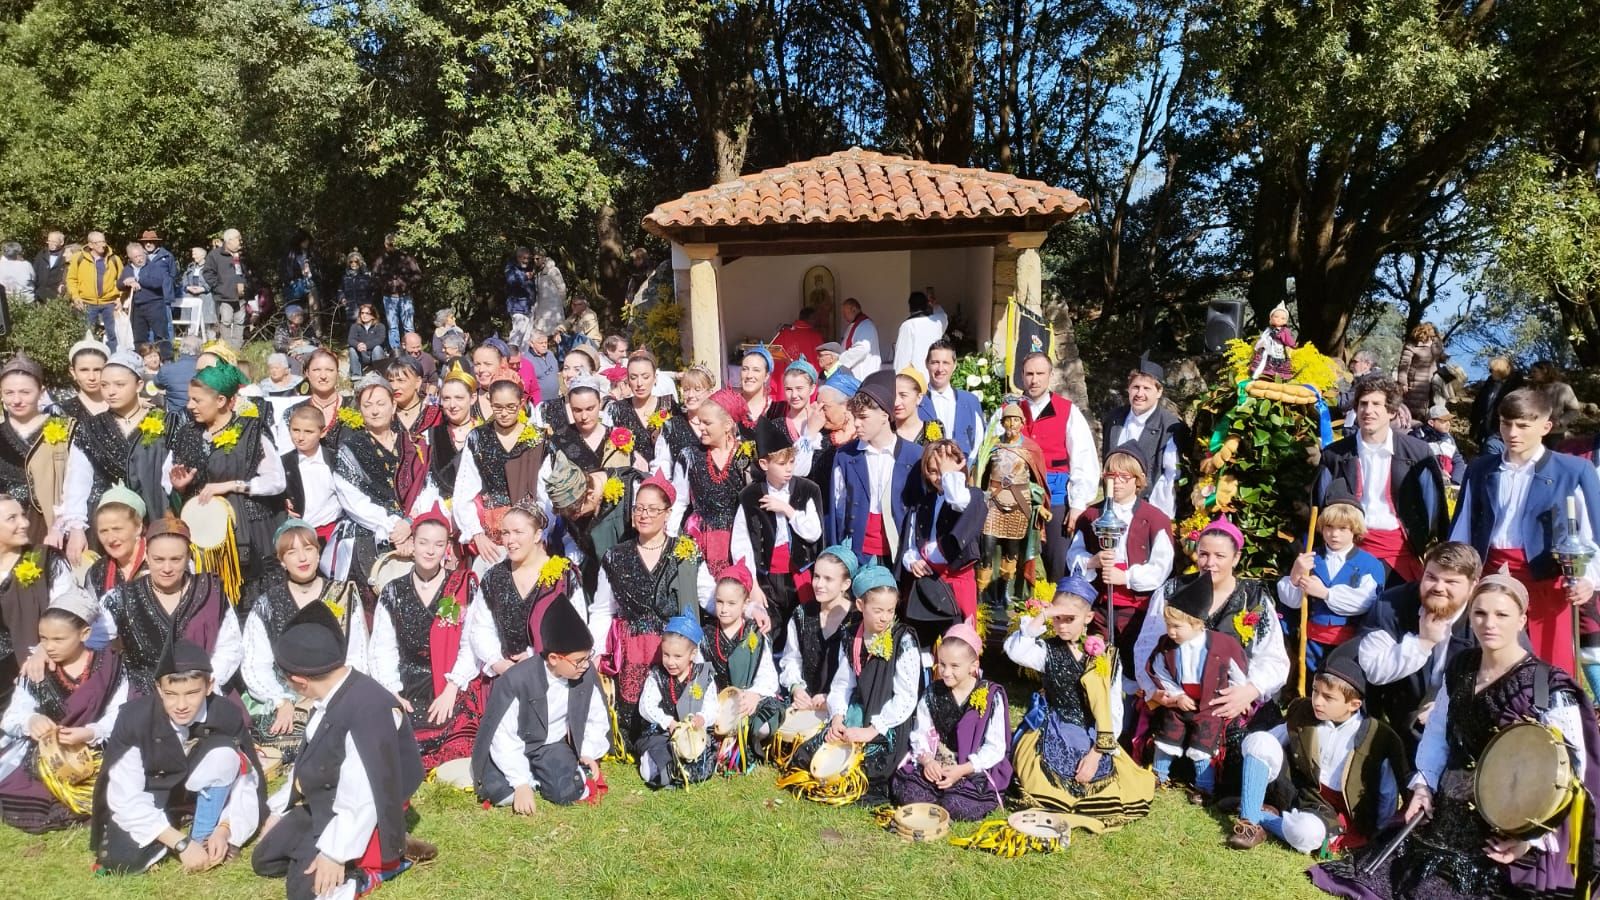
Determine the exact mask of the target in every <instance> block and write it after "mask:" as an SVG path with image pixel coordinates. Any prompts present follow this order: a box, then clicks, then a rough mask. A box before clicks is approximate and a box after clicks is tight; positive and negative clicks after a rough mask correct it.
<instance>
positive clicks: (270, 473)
mask: <svg viewBox="0 0 1600 900" xmlns="http://www.w3.org/2000/svg"><path fill="white" fill-rule="evenodd" d="M226 430H227V429H226V428H225V429H223V431H226ZM221 433H222V432H218V434H221ZM201 436H202V437H203V438H204V439H205V442H206V445H207V446H208V447H209V446H210V445H211V441H212V438H211V437H210V436H208V435H206V434H205V432H203V431H202V432H201ZM223 452H227V451H223ZM234 452H235V453H237V452H239V450H238V448H237V447H236V448H234ZM174 465H176V461H175V460H174V459H173V458H172V454H171V453H170V452H169V453H168V454H167V458H166V460H165V461H164V462H163V463H162V465H161V489H162V490H164V491H166V492H167V493H169V494H170V493H172V467H173V466H174ZM288 486H289V482H288V481H287V480H285V479H284V475H283V458H282V457H280V456H279V455H278V451H277V449H276V448H274V447H273V446H272V441H270V440H268V439H267V438H266V437H262V438H261V467H260V468H258V469H257V470H256V475H255V477H254V478H251V479H250V480H249V481H246V482H245V491H244V492H245V493H246V494H249V495H250V496H252V497H275V496H277V495H278V494H281V493H283V489H284V488H286V487H288ZM195 487H204V485H195ZM151 512H152V514H154V510H152V511H151Z"/></svg>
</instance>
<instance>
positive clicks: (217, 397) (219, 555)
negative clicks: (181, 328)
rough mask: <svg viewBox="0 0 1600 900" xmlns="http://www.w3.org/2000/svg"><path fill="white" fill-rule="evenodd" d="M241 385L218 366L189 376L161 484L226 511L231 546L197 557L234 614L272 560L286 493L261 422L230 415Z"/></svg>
mask: <svg viewBox="0 0 1600 900" xmlns="http://www.w3.org/2000/svg"><path fill="white" fill-rule="evenodd" d="M246 383H247V382H246V381H245V377H244V374H243V373H241V372H240V371H239V370H238V369H236V368H234V367H233V366H232V365H231V364H229V363H227V362H225V361H219V362H217V363H216V364H215V365H212V366H207V367H206V368H204V369H200V370H198V371H196V372H195V374H194V378H193V379H192V380H191V381H190V382H189V414H190V416H191V417H192V418H193V420H194V421H193V422H192V423H184V424H182V425H179V426H178V427H177V428H175V429H173V431H172V435H171V437H170V438H169V442H168V448H169V449H168V451H167V460H166V467H167V477H166V479H165V483H164V484H163V485H162V486H163V487H167V488H170V489H171V490H173V491H176V492H177V493H178V494H179V496H180V497H182V498H183V500H185V501H187V500H190V499H194V498H199V499H200V502H201V504H202V505H203V504H206V503H211V502H215V501H216V500H218V499H223V500H226V502H227V503H228V505H229V506H231V507H232V513H233V521H232V526H231V529H232V538H233V540H230V541H224V542H223V544H222V546H221V547H220V548H215V549H205V550H202V557H201V567H202V568H203V569H204V570H205V571H208V572H211V571H215V572H217V573H219V574H220V575H221V576H222V585H223V590H224V591H225V592H226V594H227V597H228V602H230V603H233V604H240V603H243V604H244V608H243V609H241V610H240V612H241V614H242V613H244V612H247V611H248V607H249V603H250V601H251V600H253V599H255V595H256V594H257V593H259V588H252V587H251V586H254V585H257V584H258V583H259V581H260V578H261V576H262V574H263V573H264V572H265V571H266V568H267V565H268V563H269V562H270V561H271V560H272V558H273V553H272V545H273V540H272V536H273V534H275V533H276V532H277V530H278V523H279V522H281V521H283V510H282V503H280V502H278V500H277V498H278V496H279V495H280V494H282V493H283V490H284V488H285V487H287V486H288V480H287V479H286V477H285V476H284V472H283V459H282V458H281V457H280V456H279V455H278V451H277V450H275V449H274V448H273V446H272V439H271V436H270V435H269V434H268V429H267V427H266V423H264V422H262V421H261V418H260V417H259V416H254V415H250V416H246V415H242V414H240V413H239V412H237V411H236V410H235V409H234V398H235V396H236V395H237V394H238V393H239V389H240V388H242V387H244V386H245V384H246ZM235 548H237V549H235ZM230 674H231V673H230Z"/></svg>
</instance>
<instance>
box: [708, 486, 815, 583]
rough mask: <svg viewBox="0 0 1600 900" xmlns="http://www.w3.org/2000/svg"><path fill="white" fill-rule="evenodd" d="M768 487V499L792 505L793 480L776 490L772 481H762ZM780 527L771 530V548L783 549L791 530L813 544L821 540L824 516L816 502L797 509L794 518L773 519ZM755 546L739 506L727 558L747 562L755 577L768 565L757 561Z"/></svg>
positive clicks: (741, 506)
mask: <svg viewBox="0 0 1600 900" xmlns="http://www.w3.org/2000/svg"><path fill="white" fill-rule="evenodd" d="M762 484H764V485H765V486H766V495H767V496H768V497H777V498H779V499H780V500H782V501H783V502H784V503H789V502H790V499H789V491H790V488H791V486H792V485H793V484H794V482H793V480H792V479H791V480H790V482H789V484H786V485H784V486H783V487H773V486H772V483H771V482H767V481H764V482H762ZM774 518H775V519H777V525H776V526H775V527H774V528H773V529H772V546H774V547H780V546H784V545H787V544H788V543H789V531H790V529H791V528H792V529H793V530H794V533H795V534H796V535H799V537H800V540H802V541H806V542H808V543H809V542H811V541H819V540H822V514H821V513H820V512H818V511H817V506H816V504H815V503H807V504H805V506H804V507H803V508H801V509H797V510H795V514H794V518H793V519H791V518H789V517H788V516H774ZM755 557H756V551H755V547H754V546H752V545H751V543H750V523H749V522H748V521H747V520H746V518H745V514H744V505H743V504H740V505H739V511H738V512H737V513H734V516H733V537H732V538H731V539H730V541H729V544H728V558H729V559H731V560H733V561H734V562H738V561H739V560H741V559H742V560H744V561H745V565H747V566H749V567H750V573H751V574H752V575H753V574H755V573H756V572H757V571H759V570H760V569H761V568H762V567H763V566H765V565H766V564H767V562H768V561H767V560H757V559H756V558H755Z"/></svg>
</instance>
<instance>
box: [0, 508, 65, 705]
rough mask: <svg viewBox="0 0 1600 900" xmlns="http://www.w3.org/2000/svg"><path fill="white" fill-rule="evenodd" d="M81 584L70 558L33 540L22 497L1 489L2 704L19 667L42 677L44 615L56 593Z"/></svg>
mask: <svg viewBox="0 0 1600 900" xmlns="http://www.w3.org/2000/svg"><path fill="white" fill-rule="evenodd" d="M75 588H76V582H75V581H74V579H73V576H72V567H71V566H69V565H67V561H66V560H64V559H62V558H61V556H60V555H59V554H57V553H56V552H55V551H53V550H51V549H49V548H48V547H46V548H40V547H37V546H36V545H34V543H33V542H32V541H30V540H28V516H27V514H26V513H25V512H24V511H23V509H22V503H21V501H19V500H17V499H16V498H15V497H12V496H10V495H8V494H0V703H3V702H5V701H6V700H8V699H9V698H10V697H11V689H12V687H13V685H14V684H15V682H16V680H17V674H18V672H19V671H23V672H26V673H27V674H28V675H30V677H33V680H35V681H38V680H39V678H38V676H39V674H40V673H41V672H42V671H43V669H44V657H43V656H42V655H41V654H39V653H37V652H35V651H34V649H33V648H34V645H35V644H37V643H38V638H39V616H40V615H42V614H43V613H44V611H45V609H46V608H47V607H49V605H50V598H51V597H59V596H61V595H62V594H64V593H66V592H68V591H71V590H74V589H75Z"/></svg>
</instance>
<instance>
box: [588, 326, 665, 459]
mask: <svg viewBox="0 0 1600 900" xmlns="http://www.w3.org/2000/svg"><path fill="white" fill-rule="evenodd" d="M656 374H657V373H656V355H655V354H654V353H651V352H650V351H649V350H645V349H642V348H641V349H639V350H635V351H633V352H632V353H631V354H629V355H628V379H627V387H628V395H627V396H626V397H623V398H622V399H620V400H607V401H606V408H605V409H606V415H607V416H608V418H609V419H610V421H611V426H612V428H622V429H626V430H627V431H628V432H630V433H631V434H633V435H634V439H635V441H636V442H637V444H638V448H639V456H640V457H642V458H643V459H644V462H645V466H646V467H647V469H648V470H649V471H655V470H656V469H658V468H660V467H661V465H665V464H667V461H665V460H662V461H658V460H657V459H656V453H657V451H658V450H659V449H660V447H659V443H660V440H661V435H662V432H663V430H664V429H665V428H666V424H667V422H668V420H670V419H672V418H674V417H681V416H682V415H683V411H682V410H680V409H678V408H677V406H678V405H677V404H676V403H674V402H673V400H672V397H670V396H666V397H663V396H660V395H658V394H657V393H656ZM669 452H670V449H669ZM669 459H670V457H669Z"/></svg>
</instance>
